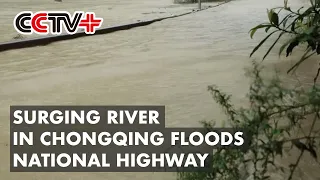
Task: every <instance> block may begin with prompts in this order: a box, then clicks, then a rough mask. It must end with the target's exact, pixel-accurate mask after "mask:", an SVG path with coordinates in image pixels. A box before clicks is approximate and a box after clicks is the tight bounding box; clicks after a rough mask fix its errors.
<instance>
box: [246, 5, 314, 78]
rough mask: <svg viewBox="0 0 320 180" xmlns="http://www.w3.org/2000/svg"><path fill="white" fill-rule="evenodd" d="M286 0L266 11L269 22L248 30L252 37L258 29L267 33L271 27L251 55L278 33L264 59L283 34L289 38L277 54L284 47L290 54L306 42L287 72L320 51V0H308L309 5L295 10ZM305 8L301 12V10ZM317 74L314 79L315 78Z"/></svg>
mask: <svg viewBox="0 0 320 180" xmlns="http://www.w3.org/2000/svg"><path fill="white" fill-rule="evenodd" d="M287 3H288V0H285V4H284V7H278V8H273V9H271V10H268V11H267V14H268V20H269V22H267V23H263V24H260V25H258V26H256V27H254V28H252V29H251V30H250V37H251V38H252V37H253V36H254V34H255V33H256V31H257V30H258V29H263V28H264V29H265V32H266V33H267V32H268V31H269V30H270V29H273V31H272V32H271V33H269V34H268V35H267V36H266V37H265V38H264V39H263V40H262V41H261V42H260V43H259V44H258V45H257V46H256V47H255V48H254V49H253V51H252V52H251V54H250V56H252V55H253V54H254V53H255V52H256V51H257V50H258V49H259V48H260V47H261V46H262V45H263V44H264V42H265V41H266V40H267V39H269V38H270V37H271V36H272V35H274V34H275V33H279V35H278V37H277V38H276V40H275V41H274V43H273V44H272V45H271V46H270V47H269V49H268V51H267V52H266V54H265V55H264V57H263V59H265V58H266V57H267V56H268V54H269V53H270V51H271V50H272V49H273V48H274V46H275V44H277V43H278V41H279V39H280V38H281V37H283V35H285V34H288V35H290V37H291V38H290V39H289V40H288V41H287V42H285V43H284V44H283V45H282V46H281V47H280V50H279V55H281V54H282V52H283V51H284V49H286V56H289V55H291V53H292V51H293V49H294V48H296V47H297V46H299V45H301V44H307V49H306V50H305V54H304V55H303V56H302V57H301V59H300V60H299V61H298V62H297V63H296V64H294V65H293V66H292V67H291V68H290V69H289V70H288V73H289V72H291V71H293V70H295V69H296V68H297V67H298V66H299V65H300V64H301V63H302V62H304V61H305V60H306V59H308V58H309V57H310V56H312V55H314V54H319V53H320V32H319V26H320V0H310V7H308V8H306V9H305V8H303V7H302V8H300V9H298V10H297V11H293V10H291V8H290V7H288V5H287ZM303 9H305V10H304V11H303V12H302V10H303ZM282 14H283V15H284V18H282V20H281V21H280V20H279V19H280V16H281V15H282ZM317 77H318V74H317V76H316V78H315V79H314V80H315V81H316V80H317Z"/></svg>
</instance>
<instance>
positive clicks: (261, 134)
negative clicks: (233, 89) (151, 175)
mask: <svg viewBox="0 0 320 180" xmlns="http://www.w3.org/2000/svg"><path fill="white" fill-rule="evenodd" d="M249 75H250V76H251V77H252V79H253V81H252V83H251V85H250V90H249V93H248V99H249V101H250V102H251V105H250V106H249V107H247V108H240V109H235V108H234V106H233V105H232V104H231V102H230V97H231V96H230V95H227V94H225V93H223V92H221V91H220V90H219V89H218V88H217V87H215V86H210V87H209V91H210V92H211V94H212V96H213V98H214V100H215V101H216V102H217V103H218V104H219V105H220V106H221V107H222V109H223V110H224V112H225V114H226V115H227V116H228V122H230V126H232V127H234V128H245V129H247V130H248V132H249V133H250V135H251V136H252V141H251V142H250V146H249V149H248V151H246V152H243V151H242V150H237V149H219V150H217V152H216V153H214V155H213V159H212V161H213V167H212V171H211V172H209V173H204V172H195V173H190V172H180V173H179V174H178V178H179V179H181V180H209V179H210V180H215V179H217V180H239V179H242V178H244V177H248V176H252V178H253V179H255V180H262V179H268V178H269V175H268V173H269V171H268V170H270V168H271V167H272V166H273V167H276V168H279V169H282V170H283V171H285V170H284V169H283V167H278V165H276V164H275V163H274V162H275V158H277V157H281V156H282V153H283V149H284V145H287V144H292V145H293V146H291V147H290V148H291V149H292V148H293V147H296V148H298V149H299V150H300V151H301V154H300V156H299V157H298V159H297V161H296V163H294V164H292V165H290V172H289V177H288V179H291V178H292V175H293V172H294V171H295V168H296V167H297V165H298V164H299V161H300V158H301V156H302V155H303V153H304V152H309V153H310V154H311V155H312V156H313V157H315V158H317V154H316V150H315V147H316V146H317V145H316V144H315V142H316V141H315V140H316V139H317V138H319V137H320V136H317V135H315V133H317V132H315V130H314V124H315V122H316V120H319V119H320V88H319V87H317V86H313V87H312V88H311V89H310V90H309V91H306V90H304V89H303V88H299V89H292V88H288V87H286V86H285V85H283V83H281V81H280V79H279V78H278V77H277V76H275V77H274V78H273V79H271V80H267V79H265V78H262V76H261V67H259V66H258V65H256V64H254V68H253V70H252V71H251V72H250V73H249ZM309 115H310V116H313V119H312V126H311V128H310V129H309V131H308V133H307V134H305V135H304V136H296V134H295V133H294V132H297V131H299V130H302V125H303V123H305V122H306V121H308V120H310V119H306V117H308V116H309ZM202 123H203V125H204V126H205V127H206V128H208V129H211V128H213V127H214V123H213V122H202ZM304 130H305V129H304ZM241 167H242V169H241ZM244 172H245V173H244Z"/></svg>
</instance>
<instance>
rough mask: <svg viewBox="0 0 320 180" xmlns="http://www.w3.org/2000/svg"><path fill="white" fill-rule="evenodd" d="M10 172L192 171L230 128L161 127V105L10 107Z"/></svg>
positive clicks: (232, 137)
mask: <svg viewBox="0 0 320 180" xmlns="http://www.w3.org/2000/svg"><path fill="white" fill-rule="evenodd" d="M10 113H11V116H10V117H11V119H10V120H11V171H14V172H19V171H28V172H36V171H55V172H58V171H68V172H70V171H77V172H79V171H82V172H84V171H86V172H89V171H95V172H97V171H101V172H102V171H103V172H106V171H109V172H127V171H131V172H132V171H136V172H139V171H144V172H147V171H177V170H178V169H179V168H186V169H185V170H188V171H194V170H199V169H206V168H208V167H209V166H210V157H211V155H212V152H213V148H218V147H219V148H221V147H223V148H243V147H244V146H245V145H246V142H247V139H246V135H245V132H244V131H242V130H234V129H211V130H209V131H208V130H207V129H204V128H165V107H164V106H12V107H11V109H10Z"/></svg>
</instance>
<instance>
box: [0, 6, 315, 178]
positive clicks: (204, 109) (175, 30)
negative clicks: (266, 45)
mask: <svg viewBox="0 0 320 180" xmlns="http://www.w3.org/2000/svg"><path fill="white" fill-rule="evenodd" d="M0 1H1V7H0V15H1V18H0V23H1V27H0V32H1V35H0V36H1V37H0V39H1V40H2V41H8V40H10V39H12V37H13V36H15V35H16V34H17V33H15V31H14V29H13V27H12V20H13V17H14V15H15V14H16V13H18V12H20V11H22V10H32V11H39V10H68V11H75V10H84V11H94V12H96V14H97V16H100V17H103V18H104V26H107V25H116V24H123V23H126V22H134V21H137V20H141V19H150V18H154V17H162V16H166V15H169V14H171V13H173V14H176V13H180V12H185V11H188V10H190V9H192V8H194V7H196V5H184V6H181V5H173V4H172V2H171V1H170V0H136V1H132V0H121V1H119V0H108V1H103V0H95V1H83V0H80V1H74V0H63V2H62V3H57V2H54V1H52V0H47V1H43V0H41V1H40V0H32V1H28V0H6V1H5V0H0ZM296 1H297V2H296V3H303V2H298V0H296ZM282 3H283V2H282V1H280V0H267V1H266V0H237V1H231V2H229V3H227V4H224V5H222V6H219V7H217V8H212V9H209V10H206V11H202V12H198V13H195V14H191V15H187V16H183V17H179V18H175V19H169V20H165V21H161V22H158V23H154V24H151V25H149V26H145V27H140V28H135V29H131V30H128V31H121V32H116V33H112V34H107V35H99V36H92V37H85V38H80V39H75V40H69V41H63V42H57V43H53V44H50V45H48V46H39V47H35V48H28V49H20V50H11V51H7V52H2V53H0V73H1V76H0V85H1V88H0V104H1V106H0V112H1V113H0V115H1V121H0V130H1V131H0V143H1V146H0V154H1V161H0V178H1V179H6V180H16V179H24V180H38V179H39V180H43V179H46V180H50V179H63V180H80V179H85V180H87V179H92V180H109V179H110V180H111V179H119V180H126V179H130V180H134V179H137V180H149V179H153V180H157V179H159V180H160V179H161V180H165V179H174V178H175V176H174V173H9V146H8V143H9V116H8V115H9V106H10V105H18V104H19V105H23V104H34V105H56V104H63V105H90V104H91V105H112V104H119V105H120V104H131V105H135V104H156V105H166V124H167V126H174V127H191V126H199V123H198V122H199V121H200V120H211V119H215V120H217V121H218V122H222V121H223V118H224V116H223V115H221V111H220V109H219V108H218V106H217V105H216V104H215V103H214V101H213V100H212V98H211V97H210V94H209V93H208V92H207V86H208V85H211V84H216V85H218V86H220V87H221V89H223V90H224V91H226V92H228V93H232V94H233V99H234V101H235V103H237V104H243V103H244V101H243V98H244V97H245V93H246V92H247V89H248V80H247V79H246V78H245V76H244V75H243V74H244V71H243V69H244V67H246V66H248V65H249V64H250V61H251V60H250V59H249V57H248V55H249V53H250V51H251V50H252V48H253V47H254V46H255V45H256V43H257V42H258V40H259V39H258V38H257V39H254V40H251V39H250V38H249V35H248V30H249V29H250V28H251V27H253V26H254V25H256V24H258V23H261V22H263V21H265V20H266V13H265V12H266V9H267V8H268V7H275V6H279V5H282ZM262 35H263V34H262ZM262 35H259V34H258V37H259V36H260V37H262ZM260 55H261V54H260ZM259 57H260V56H259ZM269 59H271V60H276V61H278V59H279V58H278V56H277V53H271V54H270V56H269ZM268 62H273V63H274V61H268ZM284 64H285V65H284ZM284 64H280V65H279V66H285V67H287V66H286V65H287V64H286V63H284ZM308 71H309V70H308ZM311 169H312V168H311ZM310 171H311V170H310ZM311 172H312V171H311ZM314 174H315V173H314ZM306 177H307V176H306ZM315 177H318V176H316V175H314V176H313V178H312V177H311V179H314V178H315ZM308 178H309V177H307V178H303V179H308Z"/></svg>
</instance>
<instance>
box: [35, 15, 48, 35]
mask: <svg viewBox="0 0 320 180" xmlns="http://www.w3.org/2000/svg"><path fill="white" fill-rule="evenodd" d="M45 20H47V13H37V14H35V15H34V16H33V17H32V20H31V26H32V29H33V30H34V31H35V33H37V34H48V25H46V24H45V25H42V24H41V21H45Z"/></svg>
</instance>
